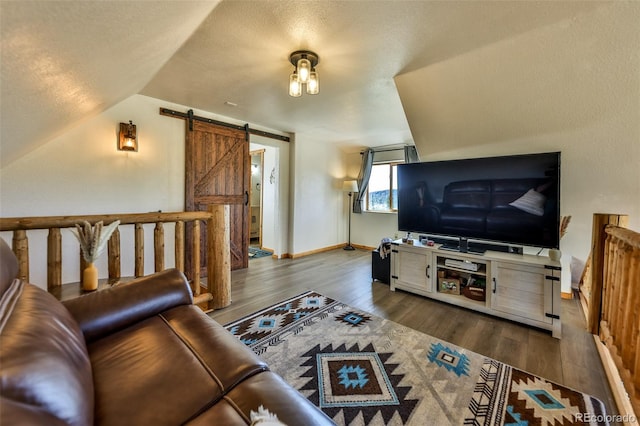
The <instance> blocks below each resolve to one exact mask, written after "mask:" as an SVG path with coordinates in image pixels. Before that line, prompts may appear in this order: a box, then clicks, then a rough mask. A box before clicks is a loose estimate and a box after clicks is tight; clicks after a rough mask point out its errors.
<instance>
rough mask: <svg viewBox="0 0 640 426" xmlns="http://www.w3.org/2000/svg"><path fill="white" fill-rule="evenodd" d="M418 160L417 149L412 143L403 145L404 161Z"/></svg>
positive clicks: (415, 161) (412, 161)
mask: <svg viewBox="0 0 640 426" xmlns="http://www.w3.org/2000/svg"><path fill="white" fill-rule="evenodd" d="M419 161H420V158H419V157H418V151H416V147H415V146H414V145H407V146H405V147H404V162H405V163H417V162H419Z"/></svg>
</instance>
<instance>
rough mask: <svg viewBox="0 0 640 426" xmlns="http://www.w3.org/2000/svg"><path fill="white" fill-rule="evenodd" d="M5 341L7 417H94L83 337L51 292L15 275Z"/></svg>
mask: <svg viewBox="0 0 640 426" xmlns="http://www.w3.org/2000/svg"><path fill="white" fill-rule="evenodd" d="M0 341H1V342H2V350H1V351H0V381H1V383H2V398H3V404H2V408H3V410H2V416H3V423H4V420H5V419H11V418H16V419H22V420H21V421H20V422H19V423H15V424H34V423H31V420H30V419H38V418H42V419H45V418H49V417H54V418H57V419H59V420H61V421H62V422H64V423H66V424H68V425H77V426H84V425H90V424H92V423H93V407H94V404H93V403H94V399H93V380H92V375H91V364H90V363H89V356H88V353H87V348H86V346H85V342H84V338H83V336H82V332H81V331H80V328H79V327H78V325H77V323H76V322H75V321H74V319H73V318H72V317H71V315H70V314H69V312H68V311H67V310H66V309H65V308H64V306H62V304H60V303H59V302H58V301H57V300H56V299H55V298H54V297H53V296H52V295H50V294H49V293H47V292H46V291H44V290H42V289H40V288H38V287H36V286H34V285H32V284H26V283H23V282H22V281H20V280H15V281H14V282H13V283H12V284H11V286H10V287H9V288H8V289H7V290H6V291H5V292H4V294H3V295H2V298H1V299H0ZM23 421H24V422H23ZM56 422H57V421H52V422H51V424H55V423H56ZM8 424H10V423H8ZM35 424H37V423H35ZM40 424H49V422H44V423H40Z"/></svg>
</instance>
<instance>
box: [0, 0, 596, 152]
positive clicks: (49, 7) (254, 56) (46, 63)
mask: <svg viewBox="0 0 640 426" xmlns="http://www.w3.org/2000/svg"><path fill="white" fill-rule="evenodd" d="M593 4H594V2H584V3H583V2H548V1H539V2H537V1H527V2H518V1H512V2H503V1H496V2H488V1H475V2H470V1H460V2H442V1H340V2H336V1H299V0H298V1H293V0H276V1H231V0H227V1H222V2H220V3H219V4H218V3H217V2H211V1H205V2H190V1H157V2H156V1H102V2H86V1H61V2H49V1H41V2H37V1H33V2H8V1H2V2H0V7H1V12H2V13H1V19H2V21H1V24H2V27H1V31H2V75H1V80H0V85H1V95H2V104H1V108H2V111H1V112H2V114H1V141H0V143H1V145H0V146H1V152H0V155H1V157H2V158H1V161H2V164H3V165H4V164H7V163H9V162H11V161H13V160H14V159H16V158H18V157H19V156H21V155H23V154H24V153H26V152H29V151H30V150H32V149H34V148H35V147H37V146H39V145H40V144H42V143H45V142H47V141H48V140H50V139H52V138H53V137H55V136H57V135H59V134H61V133H62V132H64V131H66V130H68V129H69V128H71V127H73V126H74V125H76V124H77V123H79V122H80V121H82V120H84V119H86V118H88V117H91V116H93V115H95V114H98V113H100V112H102V111H104V110H105V109H107V108H109V107H111V106H113V105H115V104H116V103H118V102H119V101H121V100H123V99H125V98H127V97H128V96H131V95H133V94H136V93H141V94H144V95H148V96H152V97H155V98H159V99H163V100H166V101H169V102H175V103H179V104H183V105H187V106H189V107H193V108H198V109H202V110H206V111H210V112H213V113H217V114H222V115H225V116H229V117H232V118H236V119H238V120H242V121H245V122H249V123H252V124H256V125H261V126H265V127H268V128H271V129H275V130H281V131H286V132H295V133H303V134H305V135H307V137H313V138H315V139H317V140H321V141H326V142H330V143H338V144H344V145H354V146H362V145H371V146H376V145H385V144H393V143H403V142H408V141H410V140H411V134H410V131H409V126H408V124H407V121H406V118H405V114H404V111H403V109H402V104H401V102H400V98H399V97H398V92H397V90H396V87H395V84H394V80H393V78H394V76H396V75H398V74H402V73H405V72H408V71H412V70H416V69H419V68H423V67H425V66H428V65H430V64H434V63H437V62H439V61H442V60H445V59H448V58H451V57H454V56H457V55H461V54H464V53H466V52H469V51H473V50H476V49H480V48H482V47H483V46H485V45H489V44H492V43H495V42H497V41H500V40H504V39H508V38H511V37H513V36H515V35H517V34H521V33H524V32H527V31H530V30H532V29H534V28H536V27H540V26H545V25H549V24H551V23H554V22H557V21H560V20H564V19H567V18H569V17H571V16H573V15H575V14H576V13H579V12H580V11H581V10H584V9H586V8H591V7H594V6H593ZM216 5H217V6H216ZM123 28H126V29H127V30H126V31H123ZM298 49H310V50H313V51H315V52H316V53H318V54H319V56H320V63H319V65H318V67H317V69H318V72H319V75H320V94H319V95H316V96H309V95H306V94H304V95H303V96H302V97H301V98H291V97H289V96H288V95H287V78H288V75H289V73H290V72H291V70H292V66H291V65H290V64H289V63H288V56H289V53H290V52H292V51H294V50H298ZM226 101H229V102H232V103H234V104H237V106H236V107H229V106H227V105H225V102H226Z"/></svg>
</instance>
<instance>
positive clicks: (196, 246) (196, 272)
mask: <svg viewBox="0 0 640 426" xmlns="http://www.w3.org/2000/svg"><path fill="white" fill-rule="evenodd" d="M191 267H192V268H193V271H191V273H192V275H191V276H192V277H193V280H192V281H191V290H192V291H193V295H194V296H198V295H199V294H200V221H199V220H195V221H194V222H193V262H191Z"/></svg>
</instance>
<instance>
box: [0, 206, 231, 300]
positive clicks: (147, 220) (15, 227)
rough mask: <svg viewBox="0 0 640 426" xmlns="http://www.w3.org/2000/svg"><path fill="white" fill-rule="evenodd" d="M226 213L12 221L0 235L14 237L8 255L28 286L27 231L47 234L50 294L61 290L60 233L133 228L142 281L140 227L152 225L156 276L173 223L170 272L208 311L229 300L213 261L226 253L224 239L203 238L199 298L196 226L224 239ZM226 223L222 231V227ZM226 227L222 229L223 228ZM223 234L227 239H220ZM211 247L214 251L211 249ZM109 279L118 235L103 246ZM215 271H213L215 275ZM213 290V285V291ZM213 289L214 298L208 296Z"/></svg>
mask: <svg viewBox="0 0 640 426" xmlns="http://www.w3.org/2000/svg"><path fill="white" fill-rule="evenodd" d="M228 211H229V208H228V206H224V205H214V206H211V207H210V208H209V211H204V212H169V213H163V212H153V213H124V214H106V215H87V216H45V217H14V218H0V231H11V232H13V240H12V246H13V252H14V253H15V254H16V257H17V258H18V265H19V272H18V276H19V277H20V278H22V279H24V280H27V281H28V280H29V268H30V265H29V240H28V235H27V231H30V230H48V237H47V289H48V290H49V291H52V290H55V289H59V287H60V286H61V285H62V237H61V232H60V231H61V229H65V228H75V225H76V224H78V223H81V222H82V221H87V222H89V223H90V224H92V225H94V224H95V223H97V222H99V221H102V222H104V223H105V224H108V223H111V222H113V221H115V220H119V221H120V226H122V225H134V244H135V248H134V263H135V265H134V275H135V276H136V277H139V276H143V275H144V272H145V271H144V228H143V225H144V224H154V225H155V226H154V247H153V255H154V271H155V272H159V271H161V270H163V269H164V268H165V259H164V246H165V232H164V224H166V223H175V231H174V238H175V242H174V252H175V267H176V268H177V269H179V270H181V271H182V272H185V273H186V275H187V276H188V277H190V282H191V287H192V290H193V294H194V298H195V299H194V300H195V301H196V303H204V302H208V306H209V308H211V309H215V308H220V307H224V306H227V305H228V304H229V303H230V302H231V300H230V269H229V270H228V271H225V270H223V269H224V268H227V267H228V266H229V264H228V262H227V263H226V264H225V262H219V261H217V259H218V258H220V253H225V252H227V251H229V242H228V238H227V240H226V243H225V240H224V239H216V238H213V237H209V238H208V244H207V251H206V252H207V293H204V294H201V288H200V287H201V282H200V281H201V278H200V235H201V222H204V223H205V224H206V229H207V230H208V235H210V236H215V235H218V234H223V235H227V236H228V221H229V214H228ZM225 221H226V225H225ZM185 224H190V225H191V226H192V227H193V230H194V232H193V241H192V250H193V253H194V262H192V264H193V265H194V266H193V270H192V271H185V270H184V265H185V262H184V256H185ZM225 226H226V227H225ZM225 232H226V233H225ZM214 243H215V245H214ZM107 256H108V273H109V279H110V280H117V279H119V278H121V276H120V273H121V272H120V271H121V260H122V259H121V254H120V231H119V229H116V231H115V232H114V233H113V234H112V236H111V238H110V239H109V242H108V248H107ZM80 267H81V270H82V268H84V259H83V258H82V256H80ZM216 268H217V270H216ZM214 284H215V285H214ZM214 287H215V293H214V291H213V289H214Z"/></svg>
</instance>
